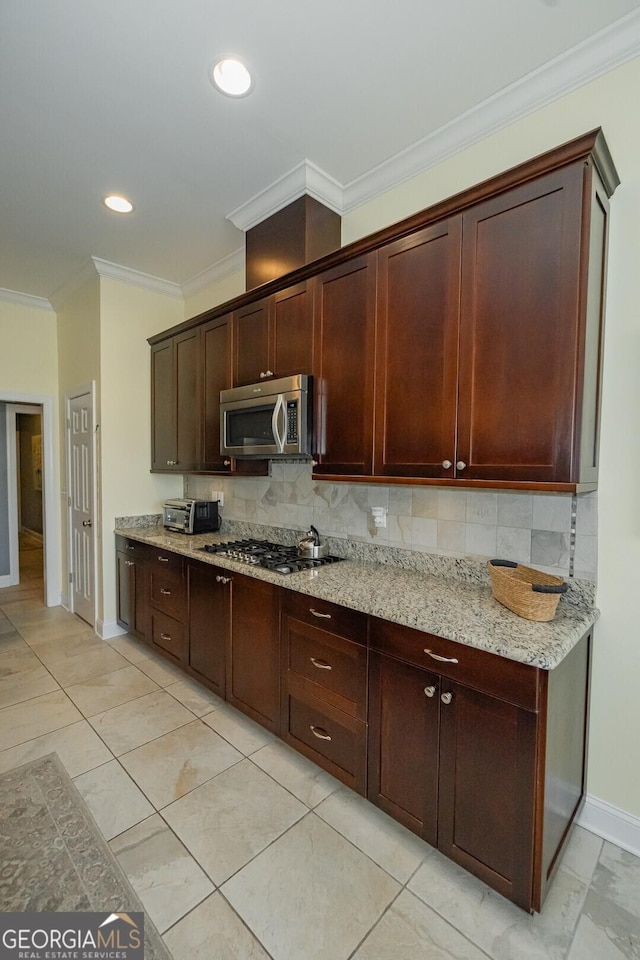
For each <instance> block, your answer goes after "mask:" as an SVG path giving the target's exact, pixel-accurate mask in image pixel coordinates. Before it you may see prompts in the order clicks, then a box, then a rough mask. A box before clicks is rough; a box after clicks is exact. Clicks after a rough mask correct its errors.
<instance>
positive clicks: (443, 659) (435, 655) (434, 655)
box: [424, 648, 458, 663]
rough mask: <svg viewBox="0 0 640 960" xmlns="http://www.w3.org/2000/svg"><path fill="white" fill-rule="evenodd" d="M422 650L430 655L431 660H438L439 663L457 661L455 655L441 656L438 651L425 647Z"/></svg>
mask: <svg viewBox="0 0 640 960" xmlns="http://www.w3.org/2000/svg"><path fill="white" fill-rule="evenodd" d="M424 652H425V653H426V654H427V655H428V656H430V657H431V658H432V659H433V660H440V662H441V663H457V662H458V658H457V657H441V656H440V654H439V653H432V652H431V650H427V649H426V648H425V651H424Z"/></svg>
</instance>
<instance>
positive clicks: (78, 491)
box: [67, 393, 95, 626]
mask: <svg viewBox="0 0 640 960" xmlns="http://www.w3.org/2000/svg"><path fill="white" fill-rule="evenodd" d="M67 410H68V420H67V435H68V438H69V511H70V523H69V526H70V532H71V543H70V545H69V553H70V557H69V559H70V567H71V570H70V573H71V584H70V590H69V594H70V597H69V599H70V604H69V606H70V609H71V610H72V611H73V612H74V613H77V614H78V616H80V617H82V619H83V620H86V621H87V623H90V624H91V626H94V625H95V559H94V537H95V532H94V520H95V517H94V503H95V495H94V464H93V429H94V424H93V398H92V396H91V394H90V393H84V394H82V395H81V396H79V397H72V398H71V399H69V400H68V407H67Z"/></svg>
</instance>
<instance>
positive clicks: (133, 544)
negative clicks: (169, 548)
mask: <svg viewBox="0 0 640 960" xmlns="http://www.w3.org/2000/svg"><path fill="white" fill-rule="evenodd" d="M116 550H118V551H119V552H120V553H126V554H127V556H128V557H129V559H130V560H134V559H135V560H148V559H149V556H150V552H151V547H150V546H149V544H148V543H140V542H139V541H138V540H129V538H128V537H120V536H118V535H117V534H116Z"/></svg>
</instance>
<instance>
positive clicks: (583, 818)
mask: <svg viewBox="0 0 640 960" xmlns="http://www.w3.org/2000/svg"><path fill="white" fill-rule="evenodd" d="M576 823H578V824H580V826H581V827H584V828H585V830H590V831H591V833H595V834H597V835H598V836H599V837H602V838H603V839H604V840H610V841H611V843H615V844H616V846H618V847H622V849H623V850H628V851H629V853H633V854H635V856H636V857H638V856H640V817H634V816H632V815H631V814H630V813H627V812H626V810H621V809H620V808H619V807H614V806H613V804H611V803H606V802H605V801H604V800H599V799H598V798H597V797H591V796H587V797H586V798H585V802H584V806H583V808H582V810H581V811H580V814H579V815H578V817H577V819H576Z"/></svg>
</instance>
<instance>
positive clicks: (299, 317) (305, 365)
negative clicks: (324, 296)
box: [269, 283, 314, 377]
mask: <svg viewBox="0 0 640 960" xmlns="http://www.w3.org/2000/svg"><path fill="white" fill-rule="evenodd" d="M312 304H313V297H312V293H311V287H310V285H308V284H306V283H300V284H297V285H296V286H295V287H288V288H287V289H286V290H281V291H280V293H276V295H275V296H274V304H273V336H272V358H271V363H270V366H269V369H270V370H273V371H274V374H275V376H276V377H293V376H296V375H297V374H299V373H306V374H310V373H312V372H313V346H314V344H313V310H312Z"/></svg>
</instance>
